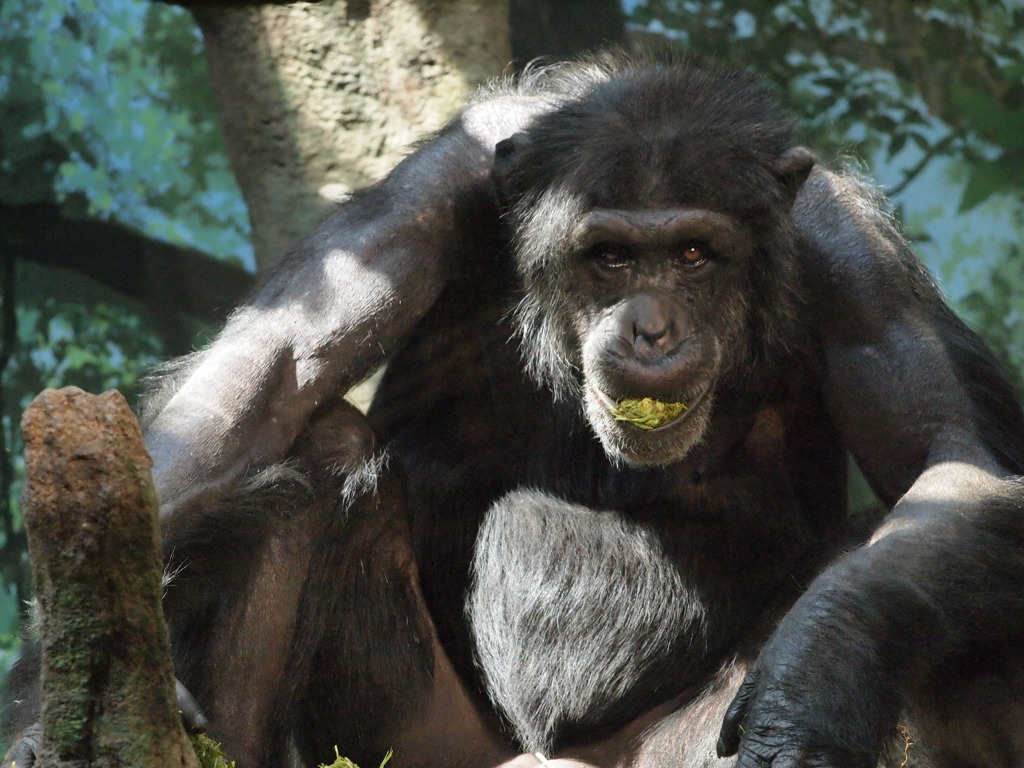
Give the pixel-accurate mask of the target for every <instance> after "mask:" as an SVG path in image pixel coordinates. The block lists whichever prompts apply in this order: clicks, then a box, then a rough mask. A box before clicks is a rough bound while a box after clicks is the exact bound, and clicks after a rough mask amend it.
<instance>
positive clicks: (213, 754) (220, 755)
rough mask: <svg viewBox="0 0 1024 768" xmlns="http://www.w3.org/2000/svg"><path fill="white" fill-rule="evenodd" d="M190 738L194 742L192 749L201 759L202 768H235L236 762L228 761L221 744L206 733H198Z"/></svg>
mask: <svg viewBox="0 0 1024 768" xmlns="http://www.w3.org/2000/svg"><path fill="white" fill-rule="evenodd" d="M189 738H190V739H191V740H192V749H194V750H195V751H196V757H198V758H199V766H200V768H235V761H234V760H228V756H227V755H225V754H224V750H223V749H221V747H220V744H218V743H217V742H216V741H214V740H213V739H211V738H210V737H209V736H207V735H206V734H205V733H198V734H196V735H195V736H190V737H189Z"/></svg>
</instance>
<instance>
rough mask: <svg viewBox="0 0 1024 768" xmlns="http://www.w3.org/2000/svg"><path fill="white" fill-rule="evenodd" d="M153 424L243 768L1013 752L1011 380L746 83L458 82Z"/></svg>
mask: <svg viewBox="0 0 1024 768" xmlns="http://www.w3.org/2000/svg"><path fill="white" fill-rule="evenodd" d="M386 356H387V357H389V364H388V368H387V371H386V373H385V375H384V377H383V380H382V382H381V384H380V387H379V391H378V395H377V397H376V399H375V401H374V403H373V406H372V408H371V409H370V412H369V414H368V419H367V418H364V417H363V416H362V415H361V414H359V413H358V412H356V411H355V410H354V409H353V408H351V407H350V406H348V405H346V404H345V403H344V402H343V401H342V400H341V399H340V395H341V393H342V392H344V391H345V390H346V388H347V387H348V386H349V385H350V384H352V383H353V382H355V381H357V380H359V379H360V378H362V377H363V376H364V375H366V374H367V373H368V372H369V371H370V370H371V369H373V368H374V367H375V366H377V365H378V364H379V363H380V362H381V361H383V360H384V359H385V357H386ZM145 424H146V433H147V439H148V444H149V447H150V450H151V451H152V453H153V456H154V460H155V462H156V470H155V476H156V480H157V484H158V490H159V493H160V497H161V500H162V526H163V535H164V547H165V555H166V558H167V561H168V570H169V572H170V573H172V574H173V579H172V581H171V583H170V585H169V587H168V591H167V596H166V601H165V603H166V610H167V614H168V617H169V621H170V625H171V631H172V645H173V648H174V652H175V661H176V668H177V672H178V676H179V677H180V679H181V680H182V682H183V683H184V684H185V685H186V686H187V687H188V688H189V689H190V690H191V691H192V693H193V694H194V695H195V697H196V699H197V700H198V702H199V704H200V705H201V706H202V707H203V709H204V711H205V713H206V715H207V716H208V718H209V721H210V725H209V729H210V732H211V734H212V735H213V736H214V737H215V738H217V739H218V740H221V741H223V743H224V745H225V747H226V749H227V751H228V753H229V754H230V755H231V756H232V757H233V758H234V759H235V760H237V761H238V765H239V766H258V765H273V766H276V765H284V764H286V763H287V761H288V759H289V754H290V753H296V754H298V755H299V756H300V757H301V759H302V761H303V762H304V763H305V764H307V765H316V764H317V763H318V762H330V760H331V758H332V757H333V755H334V750H335V747H337V748H338V749H339V750H340V751H341V752H342V754H347V755H348V756H350V757H352V758H353V759H355V760H356V761H357V762H359V763H360V764H361V765H363V766H364V768H366V766H372V765H376V764H377V763H378V762H379V761H380V760H381V758H382V756H383V755H384V753H385V752H386V751H387V750H388V749H393V750H394V758H393V759H394V764H395V765H401V766H423V767H424V768H426V767H427V766H429V767H430V768H439V767H440V766H451V767H452V768H454V767H455V766H460V767H461V766H481V767H482V768H489V767H490V766H497V765H500V764H503V763H508V764H510V765H514V766H516V767H517V768H520V767H521V768H532V767H533V766H535V765H538V764H547V763H562V764H568V761H569V760H572V761H579V762H582V763H585V764H588V765H594V766H612V765H616V766H618V765H623V766H625V765H633V766H643V767H644V768H648V767H649V768H662V767H664V768H668V766H672V767H673V768H676V767H677V766H697V765H709V764H716V763H717V761H719V760H720V759H724V758H729V760H728V761H727V762H732V759H731V756H732V755H735V754H737V753H738V755H739V758H738V764H739V765H742V766H762V765H773V766H779V767H781V766H835V767H836V768H839V767H846V766H873V765H876V764H877V763H878V761H879V760H880V759H882V758H883V757H884V756H886V755H895V759H896V764H900V763H901V762H904V760H905V759H907V758H909V760H910V761H912V762H916V763H917V764H933V765H951V766H952V765H955V766H996V765H1021V764H1024V708H1022V703H1024V693H1022V691H1024V689H1022V687H1021V684H1022V682H1024V674H1022V673H1024V669H1022V658H1021V654H1020V652H1019V651H1020V649H1021V647H1022V646H1021V640H1022V638H1024V509H1022V503H1024V487H1022V486H1021V484H1020V483H1019V481H1018V480H1017V478H1016V477H1015V475H1018V474H1021V473H1024V416H1022V413H1021V409H1020V407H1019V404H1018V402H1017V399H1016V396H1015V393H1014V391H1013V389H1012V387H1011V385H1010V384H1009V383H1008V382H1007V380H1006V378H1005V377H1004V376H1003V374H1002V373H1001V371H1000V368H999V365H998V364H997V362H996V361H995V359H994V357H993V356H992V354H991V353H990V352H989V351H988V350H987V349H986V348H985V346H984V345H983V344H982V343H981V342H980V341H979V340H978V338H977V337H976V336H975V335H974V334H973V333H972V332H971V331H969V330H968V329H967V328H966V327H965V326H964V325H963V324H962V323H961V322H960V321H959V320H958V319H957V318H956V317H955V316H954V315H953V314H952V313H951V312H950V311H949V310H948V309H947V307H946V306H945V304H944V303H943V301H942V299H941V298H940V295H939V292H938V290H937V288H936V286H935V285H934V284H933V282H932V281H931V279H930V278H929V277H928V275H927V274H926V272H925V271H924V269H923V268H922V267H921V265H920V264H919V263H918V262H917V261H916V260H915V258H914V257H913V256H912V254H911V253H910V250H909V248H908V246H907V245H906V243H905V242H904V240H903V239H902V237H901V236H900V235H899V233H898V232H897V230H896V228H895V226H894V224H893V222H892V221H891V220H890V218H889V217H888V216H887V214H885V213H884V212H883V211H882V208H881V205H880V201H879V200H878V199H877V198H876V196H875V194H874V193H873V192H872V191H871V189H870V188H869V187H868V186H867V185H866V184H865V183H863V182H862V181H860V180H858V179H857V178H855V177H854V176H853V175H851V174H849V173H846V172H843V171H830V170H826V169H824V168H821V167H820V166H815V161H814V158H813V155H812V154H811V153H810V152H809V151H808V150H806V149H804V148H802V147H801V146H799V145H798V144H797V142H796V139H795V126H794V124H793V122H792V121H791V120H790V119H789V118H788V117H786V116H785V115H784V114H783V113H782V112H781V111H780V109H779V107H778V106H777V104H776V102H775V100H774V99H773V97H772V96H771V94H770V93H769V92H768V91H767V90H766V89H765V87H764V86H763V85H762V84H761V83H760V82H759V81H758V80H757V78H755V77H753V76H750V75H747V74H743V73H737V72H734V71H731V70H727V69H723V68H720V67H719V66H717V65H713V64H710V63H707V62H704V61H699V60H695V59H691V58H686V57H663V58H660V57H635V58H631V57H628V56H624V55H621V54H613V55H607V56H603V57H597V58H594V59H591V60H587V61H584V62H576V63H573V64H568V65H556V66H552V67H549V68H544V69H538V70H535V71H533V72H531V73H528V74H527V75H524V76H522V77H521V78H520V79H519V80H517V81H516V82H514V83H511V84H505V85H502V86H497V87H495V88H494V89H492V90H490V91H488V92H486V93H484V94H482V95H481V96H479V97H478V98H477V99H476V101H475V102H474V103H472V104H471V105H470V106H469V107H468V108H467V109H466V110H465V111H464V112H463V113H462V115H460V116H459V117H458V118H457V119H456V120H454V121H453V122H452V123H451V124H450V125H449V126H448V127H447V128H446V129H444V130H443V131H441V132H440V134H438V135H437V136H436V137H435V138H433V139H432V140H430V141H428V142H426V143H425V144H423V145H422V146H420V147H419V148H418V149H417V150H416V151H415V152H414V153H413V154H412V155H411V156H410V157H409V158H407V159H406V160H405V161H404V162H402V163H401V164H399V165H398V166H397V168H396V169H395V170H394V171H393V172H392V173H391V174H390V175H389V176H388V177H387V178H386V179H384V180H383V181H381V182H380V183H378V184H376V185H374V186H372V187H370V188H368V189H366V190H364V191H361V192H359V193H357V194H355V195H354V196H353V197H352V198H351V199H350V200H349V201H348V202H346V203H345V204H344V205H342V207H341V208H340V210H339V211H338V212H337V213H336V214H335V215H334V216H333V217H332V218H330V219H329V220H327V221H326V222H325V223H324V224H323V225H322V226H321V227H320V228H319V229H318V230H317V231H315V232H314V233H313V234H312V235H310V236H309V237H308V238H307V239H306V240H305V241H304V242H302V243H300V244H299V245H298V246H297V247H296V248H295V250H294V251H293V252H292V253H291V254H290V255H289V256H288V257H287V258H286V259H285V260H284V261H283V262H282V264H281V266H280V267H279V268H278V269H277V270H276V271H275V272H274V273H273V274H272V275H271V276H270V277H269V279H268V280H267V282H266V283H265V285H264V286H263V287H262V289H261V290H260V291H259V292H258V293H257V294H256V295H255V296H254V297H253V298H252V299H251V300H250V301H249V303H247V304H246V305H245V306H244V307H242V308H241V309H239V310H238V311H237V312H236V314H235V315H234V316H233V317H232V318H231V320H230V321H229V322H228V324H227V327H226V328H225V329H224V331H223V332H222V333H221V335H220V336H219V337H218V338H217V339H216V340H215V341H214V343H213V344H212V346H211V347H210V348H209V349H207V350H205V351H203V352H201V353H199V354H197V355H196V356H194V357H192V358H189V359H186V360H185V361H183V362H181V363H179V364H178V365H177V367H176V368H175V370H173V371H172V372H170V373H169V374H168V375H167V376H166V377H165V378H164V380H163V385H162V387H161V389H160V390H159V391H158V392H157V393H156V394H154V395H153V397H152V399H151V401H150V403H149V408H148V411H147V413H146V415H145ZM849 455H852V456H853V458H854V459H855V460H856V462H857V464H858V465H859V467H860V469H861V471H862V472H863V474H864V475H865V477H866V478H867V480H868V482H869V483H870V485H871V487H872V488H873V489H874V491H875V493H876V494H877V496H878V497H879V498H880V500H881V501H882V502H883V503H884V504H885V505H886V506H887V508H889V511H888V512H887V513H885V514H882V513H880V514H879V515H878V517H877V520H875V523H874V524H870V520H869V519H868V518H867V516H860V517H858V516H856V515H852V514H851V513H850V511H849V510H848V504H847V490H846V486H847V466H848V456H849ZM29 714H31V713H29ZM27 719H31V718H30V717H28V716H22V717H21V720H22V721H25V720H27ZM723 762H725V761H723Z"/></svg>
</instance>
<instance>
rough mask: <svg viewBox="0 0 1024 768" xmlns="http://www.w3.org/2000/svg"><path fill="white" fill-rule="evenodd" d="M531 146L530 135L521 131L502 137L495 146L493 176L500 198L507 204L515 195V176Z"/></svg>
mask: <svg viewBox="0 0 1024 768" xmlns="http://www.w3.org/2000/svg"><path fill="white" fill-rule="evenodd" d="M529 147H530V137H529V136H527V135H526V134H525V133H523V132H522V131H520V132H519V133H514V134H512V135H511V136H509V137H508V138H507V139H502V140H501V141H499V142H498V143H497V144H496V145H495V147H494V165H492V166H491V178H493V179H494V186H495V188H496V189H497V191H498V198H499V200H500V201H501V203H502V204H503V205H507V204H508V203H509V202H511V200H512V199H513V198H514V197H515V190H514V186H515V185H514V183H513V176H514V174H515V171H516V169H517V168H518V167H519V166H520V164H521V163H522V161H523V155H524V154H525V153H526V150H527V149H528V148H529Z"/></svg>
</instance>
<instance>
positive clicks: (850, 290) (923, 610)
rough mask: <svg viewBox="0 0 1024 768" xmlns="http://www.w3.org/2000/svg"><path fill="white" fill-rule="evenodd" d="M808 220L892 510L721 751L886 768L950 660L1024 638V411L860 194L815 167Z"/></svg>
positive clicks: (746, 703) (823, 332)
mask: <svg viewBox="0 0 1024 768" xmlns="http://www.w3.org/2000/svg"><path fill="white" fill-rule="evenodd" d="M794 217H795V221H796V224H797V230H798V236H799V238H800V240H801V247H802V254H801V259H802V262H803V267H804V271H805V275H806V277H807V281H808V287H809V290H808V293H809V294H810V295H809V298H810V300H811V304H812V307H811V311H810V312H811V317H812V320H811V322H813V323H815V324H816V328H815V333H816V335H817V337H818V339H819V340H820V342H821V344H822V361H823V379H824V380H823V389H824V393H825V397H826V401H827V403H828V407H829V410H830V413H831V416H832V418H833V420H834V421H835V423H836V425H837V426H838V427H839V429H840V432H841V433H842V435H843V437H844V441H845V444H846V446H847V448H848V449H849V450H850V451H851V453H852V454H853V455H854V457H855V458H856V460H857V462H858V464H859V465H860V467H861V468H862V470H863V471H864V474H865V475H866V477H867V478H868V480H869V482H870V483H871V485H872V487H873V488H874V490H875V491H876V493H877V494H878V495H879V497H880V498H881V499H882V500H883V501H884V502H886V503H887V504H890V505H894V506H893V509H892V511H891V513H890V514H889V515H888V517H887V518H886V520H885V521H884V522H883V524H882V526H881V527H880V528H879V529H878V531H877V532H876V533H875V535H874V537H873V539H872V541H871V542H870V544H869V545H868V546H865V547H862V548H860V549H859V550H857V551H854V552H852V553H849V554H848V555H846V556H845V557H843V558H841V559H840V560H838V561H837V562H836V563H834V564H833V565H832V566H830V567H829V568H828V569H827V570H826V571H824V572H823V573H822V574H821V575H820V576H819V578H817V579H816V580H815V581H814V582H813V583H812V585H811V587H810V588H809V590H808V591H807V592H806V593H805V594H804V595H803V596H802V597H801V599H800V600H799V601H798V602H797V603H796V605H795V606H794V607H793V609H792V610H791V611H790V612H789V614H787V616H786V617H785V618H784V619H783V621H782V622H781V623H780V625H779V627H778V628H777V629H776V631H775V633H774V634H773V636H772V637H771V638H770V639H769V641H768V643H767V644H766V646H765V647H764V649H763V650H762V652H761V654H760V656H759V657H758V660H757V661H756V663H755V665H754V667H753V669H752V670H751V672H750V674H749V675H748V677H747V679H746V681H745V682H744V684H743V686H742V687H741V689H740V692H739V694H738V695H737V697H736V699H735V701H734V702H733V704H732V706H731V707H730V709H729V712H728V713H727V715H726V718H725V724H724V727H723V730H722V738H721V741H720V742H719V752H720V754H723V755H726V754H732V753H734V752H736V751H737V750H739V751H740V760H739V763H738V765H740V766H754V765H758V766H761V765H764V764H765V763H766V762H775V763H776V764H777V765H786V766H790V765H794V766H801V765H812V764H813V765H865V766H867V765H875V764H876V762H877V760H878V756H879V752H880V750H881V749H882V746H883V742H884V741H885V740H886V738H887V737H891V736H892V735H894V734H895V727H896V723H897V718H898V717H899V716H900V712H901V711H904V710H905V709H906V708H907V707H910V708H912V709H913V708H915V707H916V708H918V709H919V710H920V708H922V707H923V708H928V707H934V706H936V705H938V704H939V702H934V701H921V700H919V699H918V698H916V697H915V693H914V691H915V689H919V687H920V685H921V684H922V683H923V682H924V681H926V680H927V679H928V676H929V675H930V674H932V673H934V672H935V669H936V667H937V665H938V664H939V663H940V662H942V661H944V660H948V659H949V658H950V657H951V656H953V655H955V654H958V653H967V652H971V651H974V652H978V651H979V650H982V649H984V647H985V646H984V644H985V643H986V642H991V641H992V639H993V638H998V639H1000V640H996V644H997V645H996V647H995V648H994V651H995V652H999V651H1001V650H1002V651H1006V650H1007V648H1006V647H1005V644H1006V643H1007V642H1008V641H1007V638H1016V639H1017V640H1018V641H1019V640H1020V639H1021V638H1022V637H1024V484H1021V483H1020V482H1019V481H1018V479H1016V478H1015V477H1014V476H1015V475H1019V474H1022V473H1024V416H1022V414H1021V409H1020V405H1019V403H1018V401H1017V398H1016V396H1015V393H1014V391H1013V387H1012V386H1011V385H1010V384H1009V383H1008V381H1007V380H1006V379H1005V377H1004V376H1003V374H1002V373H1001V371H1000V368H999V365H998V364H997V362H996V361H995V359H994V358H993V356H992V354H991V353H990V352H989V350H988V349H986V348H985V346H984V345H983V344H982V343H981V342H980V341H979V340H978V338H977V337H976V336H975V335H974V334H973V333H971V332H970V331H969V330H968V329H967V328H966V327H964V326H963V324H962V323H961V322H960V321H959V320H957V319H956V318H955V317H954V316H953V315H952V314H951V313H950V311H949V310H948V309H947V308H946V307H945V305H944V304H943V302H942V299H941V297H940V296H939V293H938V291H937V289H936V287H935V286H934V284H933V283H932V281H931V279H930V278H929V277H928V276H927V275H926V273H925V272H924V270H923V268H922V267H921V266H920V264H919V263H918V262H917V261H916V259H915V258H914V257H913V255H912V254H911V253H910V252H909V248H908V247H907V245H906V243H905V242H904V241H903V240H902V238H901V237H900V235H899V234H898V233H897V232H896V231H895V229H894V228H893V226H892V224H891V223H890V222H889V220H888V219H887V218H886V217H885V216H884V215H883V214H881V213H879V211H878V208H877V207H876V205H875V204H874V201H873V200H871V195H870V193H869V192H866V191H865V190H864V189H863V188H862V186H861V185H860V184H859V183H858V182H856V181H853V180H851V179H849V178H844V177H841V176H837V175H833V174H829V173H826V172H817V173H816V174H814V175H813V176H812V178H811V179H810V180H809V182H808V187H807V188H806V189H805V190H804V191H803V192H802V193H801V197H800V199H799V200H798V202H797V205H796V208H795V210H794ZM851 217H853V218H854V219H855V220H853V221H851ZM999 642H1002V643H1003V644H1004V647H1003V648H1000V647H999V646H998V643H999ZM961 682H963V681H955V680H951V681H949V685H951V686H953V687H956V686H957V685H958V684H960V683H961Z"/></svg>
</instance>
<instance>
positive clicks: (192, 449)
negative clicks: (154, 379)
mask: <svg viewBox="0 0 1024 768" xmlns="http://www.w3.org/2000/svg"><path fill="white" fill-rule="evenodd" d="M552 106H553V105H552V104H551V103H550V102H549V101H547V100H544V99H540V98H531V97H524V96H518V95H497V96H494V97H492V98H490V99H487V100H484V101H481V102H479V103H477V104H475V105H473V106H470V107H469V108H468V109H467V110H466V111H464V112H463V113H462V114H461V115H460V116H459V117H458V118H456V119H455V120H454V121H453V122H452V123H451V124H449V125H448V126H447V127H446V128H445V129H444V130H443V131H441V132H440V133H439V134H438V135H437V136H436V137H435V138H433V139H432V140H430V141H429V142H427V143H425V144H424V145H422V146H421V147H420V148H419V149H417V150H416V151H415V152H414V153H413V154H412V155H410V156H409V157H407V158H406V159H405V160H404V161H403V162H402V163H400V164H399V165H398V166H397V167H396V168H395V169H394V170H393V171H392V172H391V173H390V174H389V175H388V176H387V177H386V178H385V179H384V180H382V181H380V182H379V183H377V184H375V185H373V186H371V187H369V188H367V189H365V190H361V191H359V192H357V193H356V194H355V195H353V197H352V198H351V199H350V200H349V201H347V202H346V203H344V204H343V205H342V206H341V208H340V209H339V210H338V211H337V212H336V213H335V214H334V215H333V216H332V217H331V218H329V219H328V220H327V221H325V222H324V223H323V224H322V225H321V226H320V227H319V228H318V229H317V230H315V231H314V232H313V233H312V234H310V235H309V236H308V237H306V238H305V239H304V240H303V241H301V242H300V243H299V244H298V245H297V246H296V247H295V248H294V249H293V250H292V251H291V252H290V253H289V254H288V255H287V256H286V257H285V258H284V259H283V260H282V263H281V264H280V265H279V266H278V267H277V268H276V269H275V270H274V271H273V272H272V273H271V275H270V276H269V278H268V280H267V281H266V282H265V283H264V284H263V286H262V288H260V290H259V291H258V292H257V293H256V294H255V295H254V296H253V298H252V299H251V300H250V301H249V302H248V303H247V304H245V305H244V306H243V307H241V308H240V309H239V310H237V311H236V312H235V313H234V315H232V317H231V318H230V320H229V321H228V323H227V325H226V326H225V328H224V330H223V331H222V332H221V333H220V335H219V336H218V337H217V338H216V339H215V340H214V342H213V343H212V345H211V346H210V347H209V348H208V349H206V350H204V351H203V352H200V353H198V354H196V355H194V356H192V357H191V358H187V359H186V360H185V361H184V362H183V363H182V364H181V365H180V366H178V369H177V372H176V373H174V374H172V375H169V376H168V377H167V378H166V380H165V382H164V384H163V385H162V391H160V392H158V393H157V394H156V395H155V396H154V397H153V399H152V402H151V403H150V405H149V407H148V409H147V413H146V414H145V417H144V423H145V433H146V442H147V446H148V448H149V450H150V452H151V454H152V456H153V461H154V480H155V482H156V487H157V492H158V494H159V496H160V501H161V521H162V524H163V527H164V532H165V533H168V532H169V527H170V528H178V527H179V526H185V527H188V522H189V517H190V515H189V513H188V510H189V509H190V508H194V507H195V502H201V501H203V500H204V499H210V498H216V497H218V496H221V495H223V494H224V493H225V492H226V491H228V490H230V489H231V488H232V487H233V486H234V485H235V484H236V483H237V482H238V480H239V479H240V478H241V477H242V475H243V474H244V473H245V472H246V471H247V469H249V468H252V467H260V466H265V465H267V464H270V463H273V462H275V461H278V460H280V459H281V458H282V457H283V456H284V455H285V453H286V452H287V450H288V448H289V447H290V445H291V443H292V441H293V440H294V439H295V436H296V435H297V434H298V432H299V431H300V429H301V428H302V426H303V425H304V424H305V422H306V420H307V419H308V418H309V416H310V414H311V413H312V411H313V410H314V409H315V408H316V407H317V405H318V404H319V403H321V402H324V401H325V400H328V399H330V398H334V397H338V396H340V395H341V394H343V393H344V392H345V391H346V390H347V389H348V388H349V387H351V386H352V385H353V384H355V383H358V382H359V381H360V380H361V379H363V378H364V377H365V376H366V375H368V374H369V373H370V372H371V371H372V370H373V369H374V368H375V367H376V366H377V365H379V364H380V363H381V362H382V361H383V360H384V358H385V357H386V356H387V355H388V354H389V353H390V352H391V351H392V350H393V349H394V348H395V346H396V344H397V343H398V342H399V341H400V340H401V339H402V338H403V337H404V336H405V335H406V334H407V333H408V332H409V331H410V330H411V329H412V328H413V326H414V325H415V324H416V323H417V322H418V321H419V320H420V318H422V317H423V315H424V314H425V313H426V312H427V311H428V310H429V309H430V307H431V306H432V304H433V302H434V301H435V299H436V298H437V296H438V294H439V293H440V291H441V289H442V288H443V287H444V285H445V283H446V281H447V280H448V279H449V276H450V275H451V274H453V271H454V270H458V269H459V268H460V264H462V263H463V259H466V258H469V257H471V256H472V255H473V254H474V253H475V252H479V249H480V248H487V247H493V242H494V240H493V238H494V237H495V236H496V230H497V223H498V217H497V209H496V207H495V202H494V199H493V195H492V193H491V190H490V170H491V163H492V160H493V154H494V146H495V144H497V143H498V142H499V141H501V140H502V139H504V138H506V137H508V136H510V135H512V134H513V133H515V132H516V131H519V130H521V129H522V128H523V127H525V126H526V125H527V124H528V123H529V121H530V120H531V119H533V118H534V117H535V116H536V115H538V114H541V113H543V112H545V111H548V110H550V109H551V108H552Z"/></svg>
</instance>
